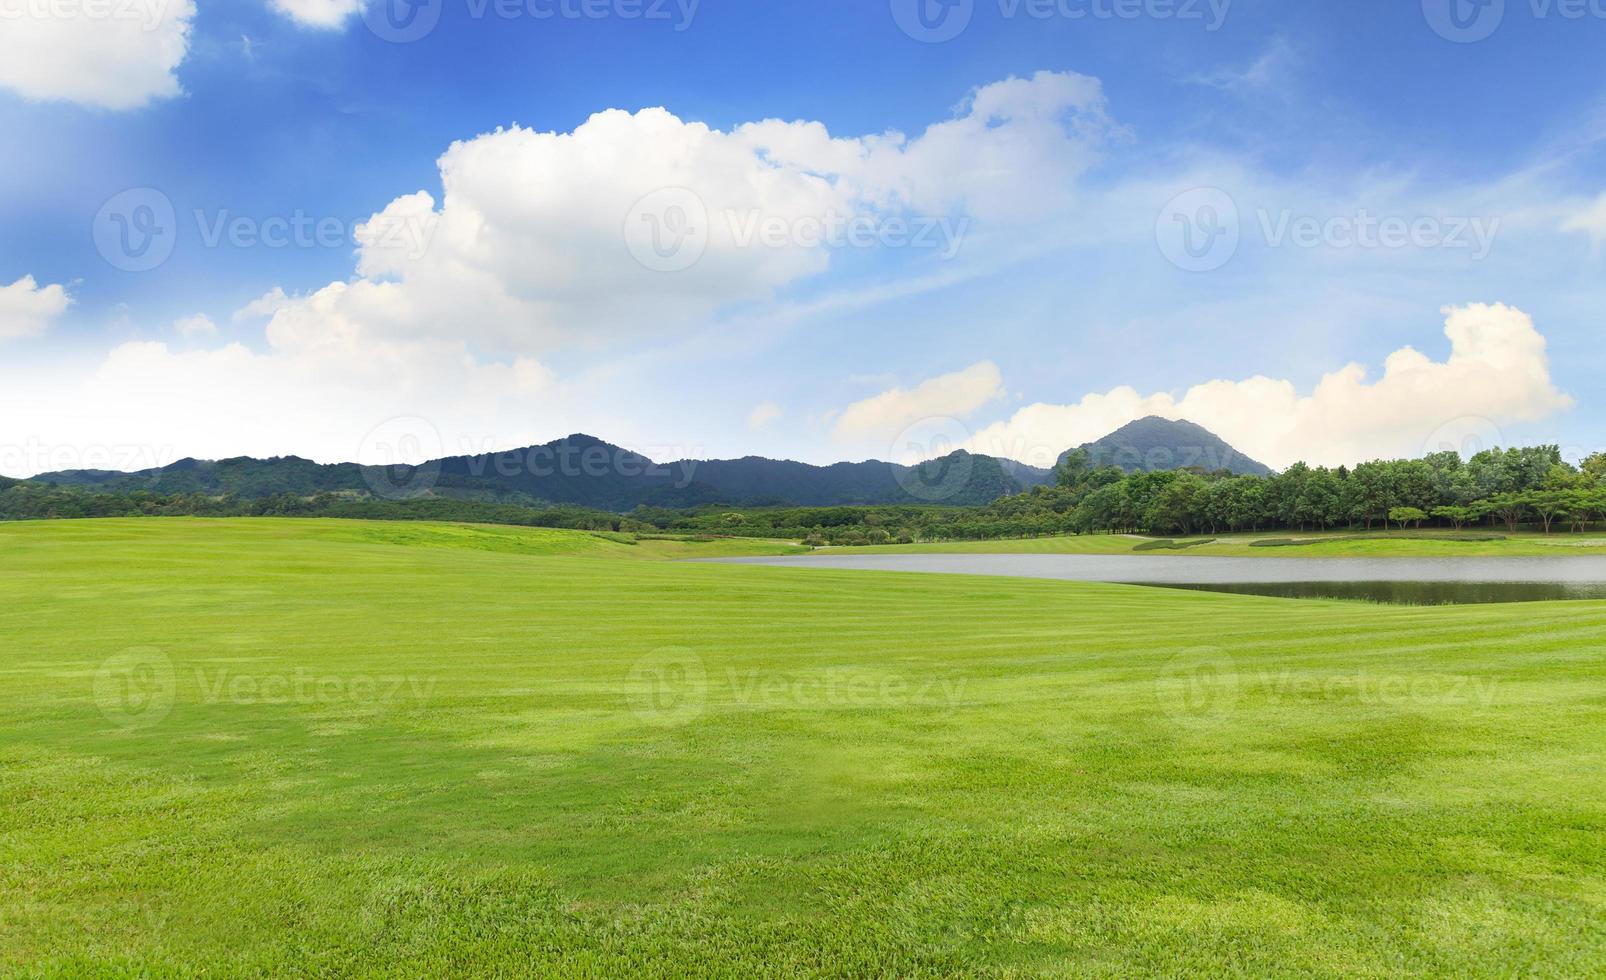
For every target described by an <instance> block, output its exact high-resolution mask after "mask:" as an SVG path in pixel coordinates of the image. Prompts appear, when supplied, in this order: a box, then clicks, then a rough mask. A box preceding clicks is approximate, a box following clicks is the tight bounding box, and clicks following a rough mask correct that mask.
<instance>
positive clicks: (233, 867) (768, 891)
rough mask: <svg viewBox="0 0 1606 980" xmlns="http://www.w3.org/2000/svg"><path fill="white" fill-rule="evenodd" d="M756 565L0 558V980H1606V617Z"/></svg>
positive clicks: (242, 549) (210, 541) (148, 536)
mask: <svg viewBox="0 0 1606 980" xmlns="http://www.w3.org/2000/svg"><path fill="white" fill-rule="evenodd" d="M1558 537H1562V538H1564V537H1565V536H1564V535H1563V536H1558ZM1071 540H1077V539H1071ZM1089 540H1092V539H1089ZM1109 540H1117V539H1109ZM1355 544H1357V545H1358V544H1361V542H1355ZM786 547H787V546H785V545H777V544H766V543H762V542H759V543H752V542H742V543H728V542H714V543H710V544H707V545H698V544H689V543H681V542H641V543H638V544H627V543H622V542H619V541H614V540H609V539H606V538H601V537H597V536H594V535H586V534H581V533H577V532H554V531H538V530H527V529H511V528H496V529H484V528H465V527H461V526H437V525H414V524H393V525H386V524H344V523H340V522H332V521H306V522H300V521H274V520H256V521H249V520H242V521H195V520H145V521H95V522H48V523H32V524H14V525H5V524H0V567H3V568H4V573H3V574H0V677H3V679H4V683H3V684H0V972H22V973H42V974H59V975H82V974H92V973H105V974H121V975H140V974H147V973H148V974H170V975H190V974H194V973H198V972H208V973H211V974H231V975H232V974H242V973H296V974H307V973H314V974H349V973H369V974H385V975H389V974H404V975H417V976H441V975H452V974H460V973H463V972H465V971H476V972H482V973H500V974H502V975H509V976H514V975H522V974H525V973H530V972H537V973H540V972H545V973H561V974H564V975H594V976H619V975H625V974H641V973H644V974H654V975H725V976H742V977H746V976H753V975H793V974H798V973H803V974H825V975H888V976H891V975H898V976H909V975H919V974H953V973H965V974H975V973H984V974H986V973H991V974H995V975H1038V974H1050V975H1064V974H1067V973H1072V974H1106V975H1130V974H1132V973H1134V972H1150V973H1166V974H1172V975H1181V974H1187V973H1195V972H1199V971H1210V972H1224V971H1238V972H1243V973H1250V974H1257V975H1259V974H1310V973H1315V974H1346V975H1351V974H1361V975H1385V974H1387V975H1398V974H1400V973H1416V974H1436V975H1446V976H1449V975H1455V976H1465V975H1486V976H1488V975H1514V974H1524V975H1526V974H1540V975H1589V974H1596V975H1598V974H1600V973H1601V972H1602V971H1603V970H1606V847H1603V846H1602V841H1603V840H1606V603H1596V602H1576V603H1532V604H1521V605H1489V606H1459V607H1419V608H1418V607H1382V606H1373V605H1365V604H1359V603H1353V604H1352V603H1341V602H1325V601H1288V600H1279V599H1267V598H1259V597H1252V596H1231V595H1219V594H1211V593H1194V592H1184V591H1171V590H1149V589H1142V588H1134V587H1123V586H1107V585H1089V584H1075V583H1060V582H1048V581H1029V580H1012V579H990V578H979V577H966V576H935V575H898V574H880V573H861V572H838V571H829V570H807V571H804V570H795V569H786V568H766V567H752V566H729V565H715V564H697V563H677V562H670V561H661V560H641V559H654V558H664V557H679V556H689V555H693V554H703V553H720V554H736V553H753V552H751V551H750V550H748V549H751V548H759V549H764V548H769V549H784V548H786ZM1314 547H1323V546H1314ZM1328 547H1331V546H1328ZM1245 550H1246V551H1248V550H1249V549H1245ZM1303 550H1305V549H1270V550H1262V549H1254V553H1257V554H1273V555H1284V554H1297V553H1300V552H1301V551H1303ZM1187 553H1189V554H1192V553H1205V552H1200V551H1191V552H1187ZM1545 553H1549V552H1545ZM1161 554H1165V552H1161Z"/></svg>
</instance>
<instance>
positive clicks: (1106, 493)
mask: <svg viewBox="0 0 1606 980" xmlns="http://www.w3.org/2000/svg"><path fill="white" fill-rule="evenodd" d="M141 515H149V516H181V515H182V516H200V517H339V518H350V519H367V520H435V521H462V522H470V523H485V524H512V525H522V526H529V527H556V528H573V529H579V530H592V531H617V532H626V533H631V532H634V533H648V532H672V533H685V534H699V535H723V536H735V537H762V538H785V539H791V540H799V541H806V542H808V543H810V544H814V545H874V544H892V543H899V542H916V541H953V540H986V539H993V538H1021V537H1041V536H1047V535H1061V534H1097V533H1109V532H1140V533H1143V532H1146V533H1154V534H1183V535H1191V534H1220V533H1226V532H1232V531H1271V530H1286V531H1295V530H1297V531H1325V530H1331V529H1335V528H1357V529H1369V530H1376V529H1381V528H1390V529H1400V528H1419V527H1423V526H1438V527H1445V528H1455V529H1462V528H1467V527H1471V526H1478V525H1485V524H1487V525H1493V526H1496V527H1501V528H1504V529H1506V530H1508V531H1515V530H1517V529H1518V528H1519V527H1525V526H1532V527H1534V528H1536V529H1540V530H1543V531H1546V532H1551V531H1555V530H1558V529H1566V530H1573V531H1579V530H1585V529H1587V528H1589V527H1591V526H1595V525H1599V524H1601V523H1602V522H1606V454H1603V453H1597V454H1595V455H1593V456H1591V457H1589V458H1588V459H1586V460H1584V461H1583V463H1582V464H1581V465H1579V466H1573V465H1571V464H1569V463H1568V462H1566V461H1565V460H1563V459H1562V457H1561V453H1560V451H1559V449H1558V448H1557V447H1556V446H1536V447H1527V448H1517V449H1490V450H1486V451H1484V452H1480V453H1477V454H1476V455H1474V456H1472V457H1471V458H1470V459H1466V460H1463V459H1462V458H1461V456H1460V455H1459V454H1457V453H1454V452H1442V453H1435V454H1432V455H1430V456H1426V457H1423V458H1421V459H1411V460H1376V461H1373V462H1368V463H1361V464H1360V465H1357V466H1355V467H1353V468H1351V467H1343V466H1340V467H1336V468H1328V467H1320V466H1318V467H1312V466H1307V465H1305V464H1304V463H1297V464H1295V465H1293V466H1291V467H1289V468H1288V469H1287V470H1286V471H1284V472H1282V473H1275V474H1272V475H1269V476H1234V475H1232V474H1231V473H1227V472H1225V471H1215V472H1208V471H1204V470H1201V469H1179V470H1168V471H1161V472H1139V473H1128V472H1126V471H1124V470H1122V469H1121V468H1119V467H1115V466H1096V465H1094V464H1093V462H1092V461H1091V460H1090V459H1089V457H1088V455H1087V454H1086V453H1085V452H1076V453H1071V454H1070V455H1068V456H1067V457H1066V458H1065V459H1064V460H1063V461H1062V462H1061V463H1060V465H1059V466H1058V468H1057V470H1056V480H1055V483H1054V485H1052V486H1037V487H1033V488H1032V489H1030V490H1029V491H1026V492H1023V493H1019V494H1014V495H1012V496H1006V497H1001V498H999V499H998V500H995V501H994V502H992V503H991V504H988V505H986V506H981V507H957V506H943V505H937V504H929V505H865V506H832V507H789V506H765V507H742V506H734V505H729V504H715V505H704V506H700V507H692V508H682V509H675V508H663V507H645V506H643V507H639V508H637V509H636V510H634V511H632V512H630V513H628V514H615V513H609V512H605V511H599V510H593V509H589V508H584V507H576V506H552V505H542V504H531V503H505V502H495V501H486V500H477V499H463V498H458V497H448V496H431V497H424V498H421V499H417V500H380V499H377V498H374V497H371V496H368V495H366V494H363V493H360V492H351V491H341V492H320V493H316V494H313V495H310V496H302V495H296V494H292V493H282V494H276V495H274V496H269V497H262V498H255V499H246V498H240V497H236V496H233V495H227V494H225V495H221V496H220V495H208V494H205V493H199V492H195V493H168V494H163V493H155V492H150V491H140V490H134V491H126V492H120V493H108V492H89V491H86V490H84V489H81V488H76V487H60V486H54V485H48V484H40V483H30V482H27V481H16V480H5V479H0V520H26V519H41V518H85V517H128V516H141Z"/></svg>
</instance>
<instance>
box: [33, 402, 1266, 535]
mask: <svg viewBox="0 0 1606 980" xmlns="http://www.w3.org/2000/svg"><path fill="white" fill-rule="evenodd" d="M1082 448H1085V449H1087V450H1088V452H1089V453H1090V454H1091V456H1092V458H1093V462H1094V464H1095V465H1107V464H1108V465H1115V466H1120V467H1121V468H1123V469H1125V470H1128V471H1132V470H1157V469H1176V468H1178V467H1187V466H1197V467H1201V468H1203V469H1207V470H1218V469H1224V470H1230V471H1232V472H1233V473H1250V474H1257V475H1264V474H1266V473H1269V472H1270V470H1269V469H1268V468H1267V467H1265V466H1263V465H1262V464H1260V463H1258V462H1256V461H1255V460H1252V459H1250V458H1249V457H1247V456H1245V455H1243V454H1242V453H1240V452H1238V451H1237V450H1235V449H1233V448H1232V447H1231V446H1229V445H1227V443H1225V442H1223V441H1222V440H1221V439H1220V438H1218V437H1216V436H1215V435H1213V434H1211V433H1210V432H1209V431H1207V430H1205V429H1203V428H1201V427H1200V426H1197V425H1194V424H1193V423H1191V422H1170V421H1167V420H1165V419H1161V418H1153V417H1151V418H1146V419H1140V420H1138V421H1136V422H1133V423H1131V424H1129V425H1125V426H1122V427H1121V428H1120V429H1118V430H1116V431H1115V432H1112V433H1111V434H1109V435H1108V436H1105V437H1104V438H1103V439H1100V440H1098V441H1097V442H1092V443H1088V444H1087V445H1086V446H1084V447H1082ZM1061 458H1062V459H1063V458H1064V457H1063V456H1062V457H1061ZM36 480H37V481H38V482H41V483H54V484H58V485H63V486H78V487H86V488H90V489H99V490H104V491H107V492H119V493H126V492H129V491H136V490H146V491H150V492H153V493H169V494H171V493H199V494H206V495H209V496H223V495H230V494H232V495H234V496H236V497H241V498H245V499H257V498H262V497H271V496H275V495H277V494H285V493H288V494H294V495H297V496H311V495H312V494H316V493H325V492H330V493H352V494H361V495H376V496H381V497H410V496H419V495H429V496H436V497H451V498H459V499H471V500H484V501H489V502H495V503H521V504H572V505H577V506H582V507H591V508H595V509H597V510H606V511H614V512H616V513H623V512H626V511H630V510H634V509H636V508H637V507H639V506H643V505H645V506H649V507H671V508H678V507H696V506H701V505H704V504H730V505H733V506H736V505H745V506H763V505H768V504H777V505H779V504H791V505H795V506H803V507H832V506H838V505H842V504H919V503H940V504H955V505H979V504H987V503H991V502H992V501H994V500H997V499H998V498H999V497H1005V496H1010V495H1013V494H1017V493H1021V492H1023V491H1025V490H1028V489H1030V488H1031V487H1033V486H1037V485H1039V484H1047V483H1052V482H1053V480H1054V474H1053V471H1052V470H1046V469H1041V468H1039V467H1035V466H1028V465H1027V464H1025V463H1021V462H1017V461H1015V460H1011V459H1001V458H998V457H994V456H983V455H977V454H972V453H968V452H965V451H963V450H960V451H958V452H954V453H950V454H949V455H947V456H944V457H942V458H941V459H936V460H932V461H930V462H927V463H922V464H921V465H919V466H916V467H908V466H900V465H898V464H895V463H888V462H884V461H880V460H867V461H865V462H860V463H834V464H832V465H830V466H814V465H811V464H809V463H798V462H794V461H792V460H782V459H766V458H764V457H762V456H747V457H743V458H742V459H690V460H676V461H674V462H667V463H665V462H658V461H655V460H651V459H648V458H647V457H645V456H641V455H639V454H637V453H633V452H631V451H629V450H627V449H624V448H621V447H619V446H616V445H613V444H612V443H609V442H604V441H603V440H601V439H598V438H596V437H595V436H588V435H584V434H579V433H577V434H575V435H571V436H568V437H567V438H564V439H559V440H556V441H554V442H549V443H544V444H542V445H539V446H527V447H525V448H523V449H514V450H507V451H505V452H500V453H487V454H483V455H476V456H450V457H447V458H445V459H437V460H431V461H429V462H427V463H423V464H420V465H418V466H401V467H374V466H367V467H365V466H360V465H358V464H356V463H315V462H313V461H312V460H310V459H302V458H300V457H297V456H280V457H274V458H272V459H253V458H251V457H248V456H240V457H235V458H232V459H220V460H199V459H182V460H179V461H178V462H176V463H173V464H172V465H169V466H164V467H161V468H159V469H150V470H142V471H140V472H137V473H114V472H109V471H105V470H68V471H64V472H60V473H47V474H44V475H42V476H39V477H37V478H36Z"/></svg>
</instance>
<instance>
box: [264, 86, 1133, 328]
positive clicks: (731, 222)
mask: <svg viewBox="0 0 1606 980" xmlns="http://www.w3.org/2000/svg"><path fill="white" fill-rule="evenodd" d="M1109 129H1110V124H1109V122H1108V120H1107V118H1106V114H1105V109H1104V97H1103V93H1102V90H1101V88H1100V85H1099V83H1098V81H1097V80H1096V79H1092V78H1088V77H1085V76H1082V75H1076V74H1073V73H1052V72H1044V73H1040V74H1038V75H1035V76H1033V77H1032V78H1029V79H1021V78H1011V79H1008V80H1005V81H1002V82H998V83H995V84H993V85H988V86H985V87H983V88H981V89H978V90H976V91H975V92H974V93H972V95H971V97H970V98H969V99H967V100H966V101H965V102H964V103H963V104H961V106H960V107H959V109H958V110H957V111H956V113H955V116H954V118H952V119H950V120H947V121H944V122H941V123H938V124H936V125H933V126H931V127H930V128H928V129H927V130H926V131H925V132H924V133H923V134H921V135H919V136H917V137H907V136H905V135H903V134H901V133H895V132H892V133H883V134H878V135H873V136H865V137H857V138H838V137H833V136H832V135H831V134H830V133H829V132H828V131H827V130H826V128H825V126H823V125H822V124H820V123H818V122H806V121H795V122H783V121H780V120H765V121H761V122H755V123H749V124H745V125H741V126H737V127H735V128H734V129H732V130H730V131H728V132H727V131H721V130H717V129H713V128H710V127H709V126H707V125H704V124H702V123H699V122H691V121H686V120H683V119H681V118H679V117H677V116H675V115H674V114H672V113H670V112H668V111H667V110H664V109H661V108H653V109H643V110H641V111H639V112H626V111H622V110H617V109H615V110H609V111H606V112H600V113H598V114H596V115H593V116H592V117H591V118H589V119H588V120H587V121H586V122H585V123H583V124H581V125H580V126H578V127H576V128H575V130H574V131H573V132H569V133H554V132H537V131H534V130H530V129H524V128H521V127H517V126H515V127H513V128H510V129H500V130H497V131H496V132H492V133H486V134H483V135H481V136H477V137H475V138H473V139H469V140H465V141H461V142H457V143H454V144H452V146H451V147H450V148H449V149H448V150H447V151H446V152H445V154H444V155H442V156H441V158H440V160H439V167H440V174H441V183H442V190H443V194H442V199H441V200H440V201H438V202H437V201H436V200H435V199H434V197H433V196H432V195H431V194H429V193H427V192H423V191H420V192H418V193H415V194H410V195H407V196H405V197H402V198H398V199H397V200H395V201H393V202H392V203H391V204H390V205H388V206H387V207H386V208H384V209H383V210H382V211H380V212H379V213H377V214H375V215H374V216H373V217H372V219H370V221H368V222H367V223H365V224H364V225H363V226H362V228H361V229H360V231H359V234H358V243H359V249H358V260H357V269H356V271H357V277H356V278H355V279H353V280H351V281H349V282H339V283H333V284H330V285H329V286H327V287H324V288H323V289H320V290H317V291H315V292H314V293H312V294H311V295H309V296H306V297H300V298H295V299H292V300H291V301H289V302H287V303H284V304H281V305H280V307H279V308H278V310H277V312H276V313H274V318H273V321H272V324H271V326H270V331H272V332H274V333H277V334H279V335H280V336H281V337H283V338H289V337H290V336H291V335H295V336H296V337H299V338H302V340H307V339H310V338H311V337H312V336H313V335H316V334H329V333H332V334H337V335H338V334H340V333H341V332H343V331H347V330H350V329H352V328H361V329H362V330H364V331H366V332H368V333H370V334H371V335H375V336H387V337H421V336H437V337H438V336H442V335H448V336H452V337H457V338H463V339H465V340H469V341H471V342H473V343H475V344H477V345H481V346H484V347H489V348H496V349H501V350H527V349H530V348H532V347H546V346H555V345H559V344H566V343H576V342H585V341H590V342H593V343H598V344H600V343H604V342H612V341H613V340H614V339H615V338H617V337H618V336H620V335H621V334H624V333H633V334H637V335H640V334H645V333H658V334H664V333H667V332H672V331H675V330H677V329H684V328H686V327H687V326H688V325H694V324H699V323H703V322H706V320H707V318H709V317H710V316H712V315H713V314H715V313H716V312H717V311H720V310H722V309H725V308H729V307H732V306H734V305H737V304H741V303H743V302H749V301H759V300H765V299H768V298H770V297H772V296H774V295H775V294H776V292H777V291H778V290H780V289H782V288H784V287H786V286H788V285H791V284H794V283H797V282H799V281H801V280H805V279H808V278H809V277H812V276H816V275H819V274H820V273H822V272H824V271H825V270H826V269H827V268H828V267H829V265H830V262H831V253H832V251H833V247H835V246H839V245H841V244H842V243H843V242H844V241H847V240H849V237H848V233H847V232H846V231H844V230H843V228H844V226H846V225H848V224H849V223H851V222H866V223H868V224H867V225H866V226H867V227H875V226H877V223H881V222H886V221H888V220H890V219H893V218H898V219H904V220H907V219H908V218H909V217H910V216H916V217H924V218H928V219H937V218H951V217H952V216H953V215H956V214H963V215H964V216H965V217H966V218H967V219H973V220H975V221H978V222H982V223H984V224H988V223H990V224H994V225H1007V224H1008V223H1009V222H1014V221H1027V220H1032V221H1040V220H1042V219H1043V218H1044V216H1045V214H1050V213H1052V212H1054V211H1055V209H1057V208H1061V207H1064V206H1066V205H1068V203H1069V202H1070V201H1071V200H1072V199H1073V198H1074V195H1075V178H1076V177H1077V175H1079V174H1080V173H1081V172H1082V171H1084V170H1085V169H1086V168H1087V167H1089V166H1090V165H1091V164H1092V163H1093V162H1094V161H1095V160H1096V159H1097V155H1098V146H1099V144H1100V142H1101V140H1102V139H1103V138H1104V136H1105V134H1106V132H1107V131H1108V130H1109ZM298 342H300V341H298Z"/></svg>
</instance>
